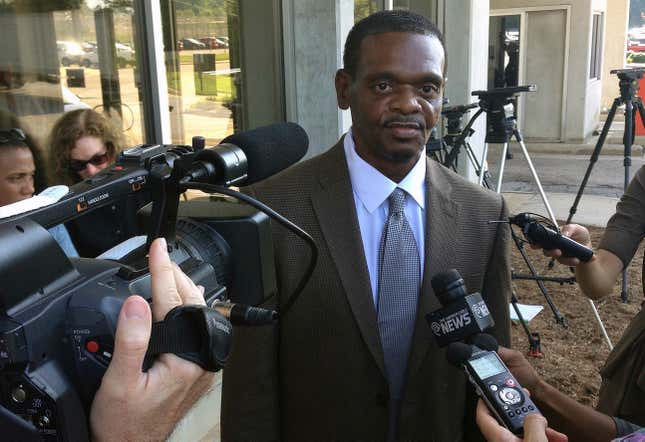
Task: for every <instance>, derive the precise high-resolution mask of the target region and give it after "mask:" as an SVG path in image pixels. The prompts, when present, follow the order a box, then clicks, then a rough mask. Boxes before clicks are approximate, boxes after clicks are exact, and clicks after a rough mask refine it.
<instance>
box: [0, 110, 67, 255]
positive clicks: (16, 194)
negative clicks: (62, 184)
mask: <svg viewBox="0 0 645 442" xmlns="http://www.w3.org/2000/svg"><path fill="white" fill-rule="evenodd" d="M12 123H14V124H15V123H16V121H13V122H12ZM40 159H41V157H40V152H39V151H38V149H37V148H36V146H35V145H34V144H33V140H31V138H29V137H27V136H26V135H25V133H24V132H23V131H22V130H21V129H18V128H15V127H14V128H10V129H0V206H5V205H7V204H13V203H16V202H18V201H22V200H24V199H27V198H31V197H32V196H33V195H34V192H36V191H38V192H39V191H41V190H43V189H44V188H45V182H46V178H45V176H44V173H43V168H42V166H41V167H38V166H37V165H38V164H42V161H40ZM49 233H50V234H51V235H52V236H53V237H54V239H55V240H56V241H57V242H58V243H59V244H60V246H61V248H62V249H63V251H64V252H65V254H66V255H67V256H71V257H76V256H78V252H77V251H76V248H75V247H74V244H73V243H72V240H71V238H70V236H69V233H68V232H67V229H65V226H63V225H62V224H60V225H58V226H54V227H51V228H50V229H49Z"/></svg>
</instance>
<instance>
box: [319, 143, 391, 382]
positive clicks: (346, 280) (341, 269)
mask: <svg viewBox="0 0 645 442" xmlns="http://www.w3.org/2000/svg"><path fill="white" fill-rule="evenodd" d="M326 155H327V158H326V161H325V162H324V163H323V162H321V167H320V168H319V171H318V176H319V181H320V184H321V187H320V190H319V191H317V192H314V193H313V195H312V204H313V207H314V211H315V212H316V217H317V219H318V223H319V224H320V228H321V230H322V233H323V236H324V238H325V243H326V244H327V246H328V247H329V253H330V254H331V257H332V260H333V261H334V263H335V265H336V269H337V270H338V274H339V276H340V280H341V284H342V286H343V289H344V290H345V294H346V295H347V300H348V302H349V305H350V307H351V309H352V313H353V314H354V317H355V319H356V322H357V324H358V328H359V329H360V331H361V334H362V335H363V339H364V341H365V343H366V345H367V347H368V349H369V351H370V353H371V354H372V356H373V357H374V360H375V361H376V364H377V365H378V367H379V368H380V370H381V372H382V373H383V375H384V376H385V363H384V357H383V350H382V348H381V343H380V338H379V334H378V325H377V317H376V308H375V307H374V301H373V298H372V288H371V285H370V279H369V272H368V269H367V263H366V261H365V252H364V251H363V242H362V239H361V233H360V228H359V226H358V217H357V215H356V207H355V205H354V195H353V192H352V186H351V182H350V179H349V172H348V169H347V161H346V159H345V153H344V150H343V139H341V140H340V141H339V142H338V144H336V146H334V147H332V149H331V150H330V151H329V152H328V153H327V154H326Z"/></svg>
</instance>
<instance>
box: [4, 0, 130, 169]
mask: <svg viewBox="0 0 645 442" xmlns="http://www.w3.org/2000/svg"><path fill="white" fill-rule="evenodd" d="M132 17H133V8H132V1H131V0H114V1H111V0H86V1H83V0H49V1H20V2H18V1H16V2H11V1H5V2H3V3H2V5H0V39H1V41H2V45H3V50H2V52H1V53H0V111H2V112H4V113H8V114H10V115H13V116H15V117H17V118H18V121H19V123H20V125H21V126H22V127H23V128H25V129H26V130H27V131H28V132H29V133H30V135H31V136H32V137H34V139H36V140H37V141H38V143H39V144H40V145H41V146H43V153H44V154H45V156H47V154H48V149H47V144H46V142H47V137H48V134H49V131H50V129H51V127H52V126H53V124H54V122H55V121H56V120H57V119H58V118H59V117H60V116H61V115H62V114H63V113H64V112H68V111H70V110H74V109H85V108H91V109H95V110H97V111H99V112H105V113H106V114H108V115H109V116H110V118H111V119H112V120H113V122H114V123H115V124H116V125H117V126H118V127H121V128H122V130H123V131H124V134H125V138H126V139H127V142H128V144H134V143H140V142H142V141H143V133H142V126H143V125H142V114H141V110H140V100H139V91H138V89H137V85H136V82H135V68H136V57H135V55H136V52H135V51H136V48H135V47H134V39H133V25H132Z"/></svg>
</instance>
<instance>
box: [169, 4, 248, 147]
mask: <svg viewBox="0 0 645 442" xmlns="http://www.w3.org/2000/svg"><path fill="white" fill-rule="evenodd" d="M161 4H162V17H163V32H164V36H163V38H164V47H165V54H166V72H167V79H168V94H169V101H170V109H171V111H170V121H171V137H172V142H173V143H179V144H189V143H190V140H191V138H192V137H193V136H195V135H201V136H203V137H205V138H206V142H207V144H216V143H217V142H219V141H220V140H221V139H222V138H224V137H225V136H227V135H230V134H231V133H233V132H234V131H239V130H243V127H242V118H241V113H240V111H241V109H240V91H241V84H240V79H241V76H240V61H239V47H240V46H239V40H240V38H239V20H238V15H239V14H238V2H237V1H233V0H227V1H217V2H200V3H199V4H200V6H199V7H196V6H195V2H192V3H190V2H179V1H172V0H168V1H163V0H162V2H161Z"/></svg>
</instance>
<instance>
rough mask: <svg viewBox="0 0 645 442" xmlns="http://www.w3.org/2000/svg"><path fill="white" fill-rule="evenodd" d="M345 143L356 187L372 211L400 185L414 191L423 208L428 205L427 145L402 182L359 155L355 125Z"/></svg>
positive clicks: (410, 192) (409, 191)
mask: <svg viewBox="0 0 645 442" xmlns="http://www.w3.org/2000/svg"><path fill="white" fill-rule="evenodd" d="M343 147H344V149H345V157H346V158H347V167H348V169H349V178H350V180H351V182H352V189H353V190H354V192H355V193H356V195H357V196H358V199H359V200H360V201H361V203H363V206H365V209H366V210H367V211H368V212H369V213H372V212H373V211H374V210H376V209H377V208H378V207H379V206H380V205H381V204H383V202H384V201H385V200H386V199H387V198H388V197H389V196H390V194H391V193H392V192H393V191H394V189H395V188H396V187H400V188H401V189H403V190H405V191H406V192H407V193H408V194H409V195H412V198H413V199H414V201H415V202H416V203H417V205H418V206H419V207H420V208H421V209H424V208H425V177H426V160H425V156H426V152H425V147H424V149H423V151H422V152H421V155H420V156H419V161H417V163H416V164H415V165H414V167H413V168H412V170H410V172H408V174H407V175H406V176H405V178H403V180H401V182H400V183H398V184H397V183H395V182H394V181H392V180H391V179H389V178H388V177H386V176H385V175H383V174H382V173H381V172H379V171H378V170H377V169H376V168H374V166H372V165H371V164H369V163H368V162H367V161H365V160H364V159H362V158H361V157H360V156H358V154H357V153H356V144H355V143H354V138H353V137H352V129H351V128H350V129H349V131H348V132H347V134H346V135H345V139H344V140H343Z"/></svg>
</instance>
